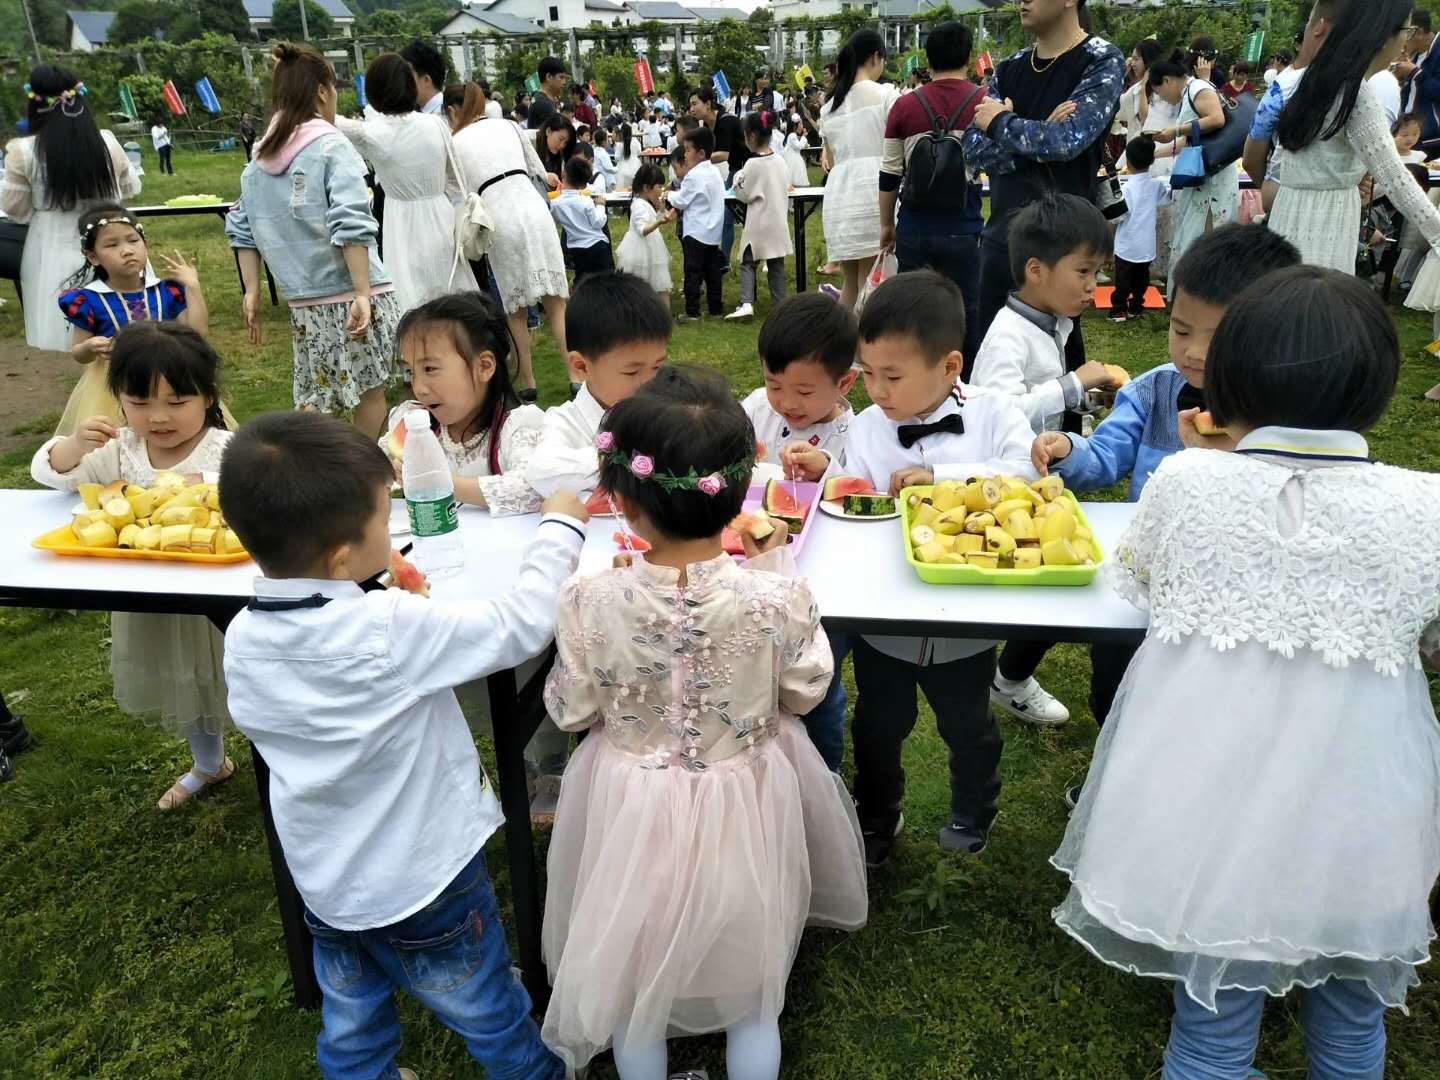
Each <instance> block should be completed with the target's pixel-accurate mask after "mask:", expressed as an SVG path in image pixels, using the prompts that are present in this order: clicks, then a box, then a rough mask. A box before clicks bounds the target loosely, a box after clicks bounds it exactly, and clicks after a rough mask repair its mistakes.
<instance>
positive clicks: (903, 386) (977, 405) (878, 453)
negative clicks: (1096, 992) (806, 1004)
mask: <svg viewBox="0 0 1440 1080" xmlns="http://www.w3.org/2000/svg"><path fill="white" fill-rule="evenodd" d="M964 340H965V305H964V302H963V299H962V297H961V295H960V290H959V289H958V288H956V286H955V285H954V284H953V283H952V282H951V281H949V280H948V279H947V278H944V277H941V276H940V275H939V274H937V273H935V272H933V271H930V270H918V271H913V272H910V273H905V274H900V275H898V276H896V277H894V278H891V279H890V280H889V281H887V282H886V283H885V284H884V285H882V286H880V288H879V289H877V290H876V291H875V293H874V295H872V296H871V297H870V300H869V301H868V302H867V303H866V305H865V311H864V314H863V315H862V316H861V318H860V370H861V373H862V375H863V377H864V379H865V389H866V391H867V392H868V393H869V394H870V400H871V401H873V402H874V403H875V404H873V405H872V406H870V408H868V409H866V410H865V411H864V412H862V413H861V414H860V415H859V416H858V417H856V418H855V422H854V424H852V425H851V427H850V436H849V442H848V444H847V446H846V448H845V471H846V472H847V473H849V474H851V475H854V476H863V477H865V478H866V479H868V480H869V481H870V482H871V483H872V484H874V485H875V488H876V490H878V491H886V490H888V491H890V492H891V493H893V494H898V493H899V492H900V490H901V489H902V488H905V487H907V486H911V485H917V484H932V483H937V482H939V481H941V480H965V479H968V478H969V477H973V476H992V475H996V474H1006V475H1010V476H1023V477H1026V478H1033V477H1034V476H1035V471H1034V469H1033V467H1032V466H1031V464H1030V451H1029V447H1030V442H1031V439H1032V438H1033V435H1032V432H1031V429H1030V422H1029V421H1028V420H1027V419H1026V417H1025V414H1024V412H1022V411H1021V410H1020V408H1019V407H1018V406H1017V405H1015V404H1014V403H1013V400H1012V399H1011V398H1010V397H1009V396H1008V395H999V394H984V395H972V394H971V393H970V392H969V389H968V388H967V387H966V386H965V385H964V384H963V383H961V382H959V378H960V371H961V368H962V367H963V365H964V360H965V358H964V355H963V354H962V353H961V351H960V343H961V342H963V341H964ZM854 659H855V687H856V690H857V692H858V698H857V700H856V703H855V721H854V725H853V728H852V737H853V741H854V748H855V804H856V807H855V808H856V811H857V813H858V814H859V817H860V826H861V829H862V830H863V831H864V834H865V858H866V862H867V863H868V864H869V865H870V866H871V867H877V866H881V865H883V864H884V863H886V862H887V861H889V858H890V855H891V853H892V851H893V850H894V847H895V839H896V838H897V837H898V836H899V835H900V830H901V828H902V827H903V825H904V820H905V819H904V816H903V815H902V814H901V799H902V797H903V795H904V791H905V772H904V769H902V768H901V765H900V751H901V747H902V746H903V745H904V742H905V738H906V737H907V736H908V735H909V734H910V732H911V730H912V729H913V728H914V727H915V720H916V718H917V715H918V714H917V703H916V698H915V690H916V687H917V686H918V687H919V688H920V689H922V690H924V691H925V698H926V700H927V701H929V702H930V706H931V708H932V709H934V710H935V721H936V724H937V726H938V727H939V729H940V736H941V738H943V739H944V740H945V744H946V745H947V746H948V747H949V748H950V823H949V824H948V825H946V826H945V827H944V828H943V829H941V830H940V836H939V840H940V846H941V847H942V848H944V849H946V850H948V851H959V852H964V853H966V854H970V855H978V854H979V853H980V852H981V851H983V850H984V849H985V844H986V842H987V840H988V837H989V831H990V826H991V824H992V823H993V822H994V820H995V814H996V810H997V808H998V804H999V799H1000V750H1001V740H1000V729H999V726H998V724H997V723H996V721H995V718H994V717H993V716H992V715H991V714H990V680H991V677H992V676H993V675H994V672H995V643H994V642H993V641H967V640H947V639H938V640H937V639H934V638H901V637H862V638H860V639H858V640H857V642H856V644H855V653H854Z"/></svg>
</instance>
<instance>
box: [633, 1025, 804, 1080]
mask: <svg viewBox="0 0 1440 1080" xmlns="http://www.w3.org/2000/svg"><path fill="white" fill-rule="evenodd" d="M627 1030H628V1029H627V1028H626V1027H625V1026H621V1027H620V1028H619V1030H617V1031H616V1032H615V1068H616V1069H617V1070H618V1071H619V1073H620V1080H666V1076H667V1075H668V1071H669V1068H670V1066H669V1055H668V1054H667V1052H666V1048H665V1043H664V1041H663V1040H662V1041H660V1042H656V1043H647V1044H644V1045H642V1046H627V1045H626V1042H627V1040H626V1033H627ZM725 1068H726V1070H727V1071H728V1073H729V1076H730V1080H776V1077H778V1076H779V1075H780V1022H779V1020H778V1019H776V1018H775V1017H773V1016H771V1017H760V1016H755V1017H751V1018H750V1019H749V1020H744V1021H742V1022H741V1023H738V1024H736V1025H734V1026H733V1027H729V1028H726V1029H725Z"/></svg>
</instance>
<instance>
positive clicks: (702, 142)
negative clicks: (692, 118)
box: [681, 124, 715, 158]
mask: <svg viewBox="0 0 1440 1080" xmlns="http://www.w3.org/2000/svg"><path fill="white" fill-rule="evenodd" d="M681 140H682V141H683V142H684V143H685V144H686V145H687V146H693V147H694V148H695V149H696V150H698V151H700V153H702V154H704V155H705V156H706V157H707V158H708V157H709V156H710V155H711V154H713V153H714V152H715V133H714V132H713V131H711V130H710V129H709V128H708V127H706V126H705V125H704V124H701V125H699V126H698V127H693V128H691V129H690V130H689V131H687V132H685V134H684V135H683V136H681Z"/></svg>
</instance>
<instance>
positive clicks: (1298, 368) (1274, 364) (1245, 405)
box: [1205, 266, 1400, 431]
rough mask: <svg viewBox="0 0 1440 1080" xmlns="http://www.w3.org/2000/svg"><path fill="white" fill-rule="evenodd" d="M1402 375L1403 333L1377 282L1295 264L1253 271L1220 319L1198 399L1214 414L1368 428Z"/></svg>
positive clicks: (1233, 419) (1249, 421) (1255, 422)
mask: <svg viewBox="0 0 1440 1080" xmlns="http://www.w3.org/2000/svg"><path fill="white" fill-rule="evenodd" d="M1399 380H1400V339H1399V336H1398V335H1397V333H1396V331H1395V321H1394V319H1392V318H1391V316H1390V311H1389V309H1388V308H1387V307H1386V306H1385V303H1384V301H1382V300H1381V299H1380V298H1379V297H1378V296H1377V295H1376V293H1375V290H1374V289H1372V288H1370V286H1369V285H1367V284H1364V283H1362V282H1360V281H1359V280H1358V279H1357V278H1356V277H1354V276H1353V275H1351V274H1342V273H1340V272H1338V271H1335V270H1327V269H1324V268H1322V267H1318V266H1293V267H1290V268H1289V269H1286V270H1276V271H1274V272H1272V273H1269V274H1266V275H1264V276H1263V277H1262V278H1260V279H1259V280H1257V281H1254V283H1253V284H1252V285H1250V287H1249V288H1247V289H1245V290H1244V292H1243V293H1242V294H1241V295H1240V296H1239V297H1238V298H1237V299H1236V300H1235V302H1234V303H1233V304H1231V305H1230V308H1229V310H1228V311H1226V313H1225V318H1223V319H1222V320H1220V325H1219V327H1218V328H1217V329H1216V331H1215V337H1214V339H1213V340H1212V341H1211V343H1210V353H1209V356H1208V357H1207V358H1206V362H1205V403H1206V405H1208V406H1209V408H1210V412H1211V415H1212V416H1213V417H1214V418H1215V421H1216V422H1217V423H1219V424H1229V423H1241V424H1244V425H1246V426H1248V427H1251V428H1257V427H1263V426H1266V425H1271V424H1274V425H1278V426H1281V427H1293V428H1308V429H1312V430H1322V431H1366V430H1368V429H1369V428H1372V427H1374V426H1375V424H1376V423H1378V422H1379V420H1380V418H1381V417H1382V416H1384V415H1385V410H1386V409H1387V408H1388V407H1389V405H1390V399H1391V398H1392V397H1393V396H1394V395H1395V386H1396V384H1397V383H1398V382H1399Z"/></svg>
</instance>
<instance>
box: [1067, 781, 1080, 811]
mask: <svg viewBox="0 0 1440 1080" xmlns="http://www.w3.org/2000/svg"><path fill="white" fill-rule="evenodd" d="M1084 790H1085V785H1084V784H1076V785H1075V786H1074V787H1069V788H1066V789H1065V805H1066V806H1067V807H1069V808H1070V809H1071V810H1074V809H1075V807H1077V806H1079V805H1080V793H1081V792H1082V791H1084Z"/></svg>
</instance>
